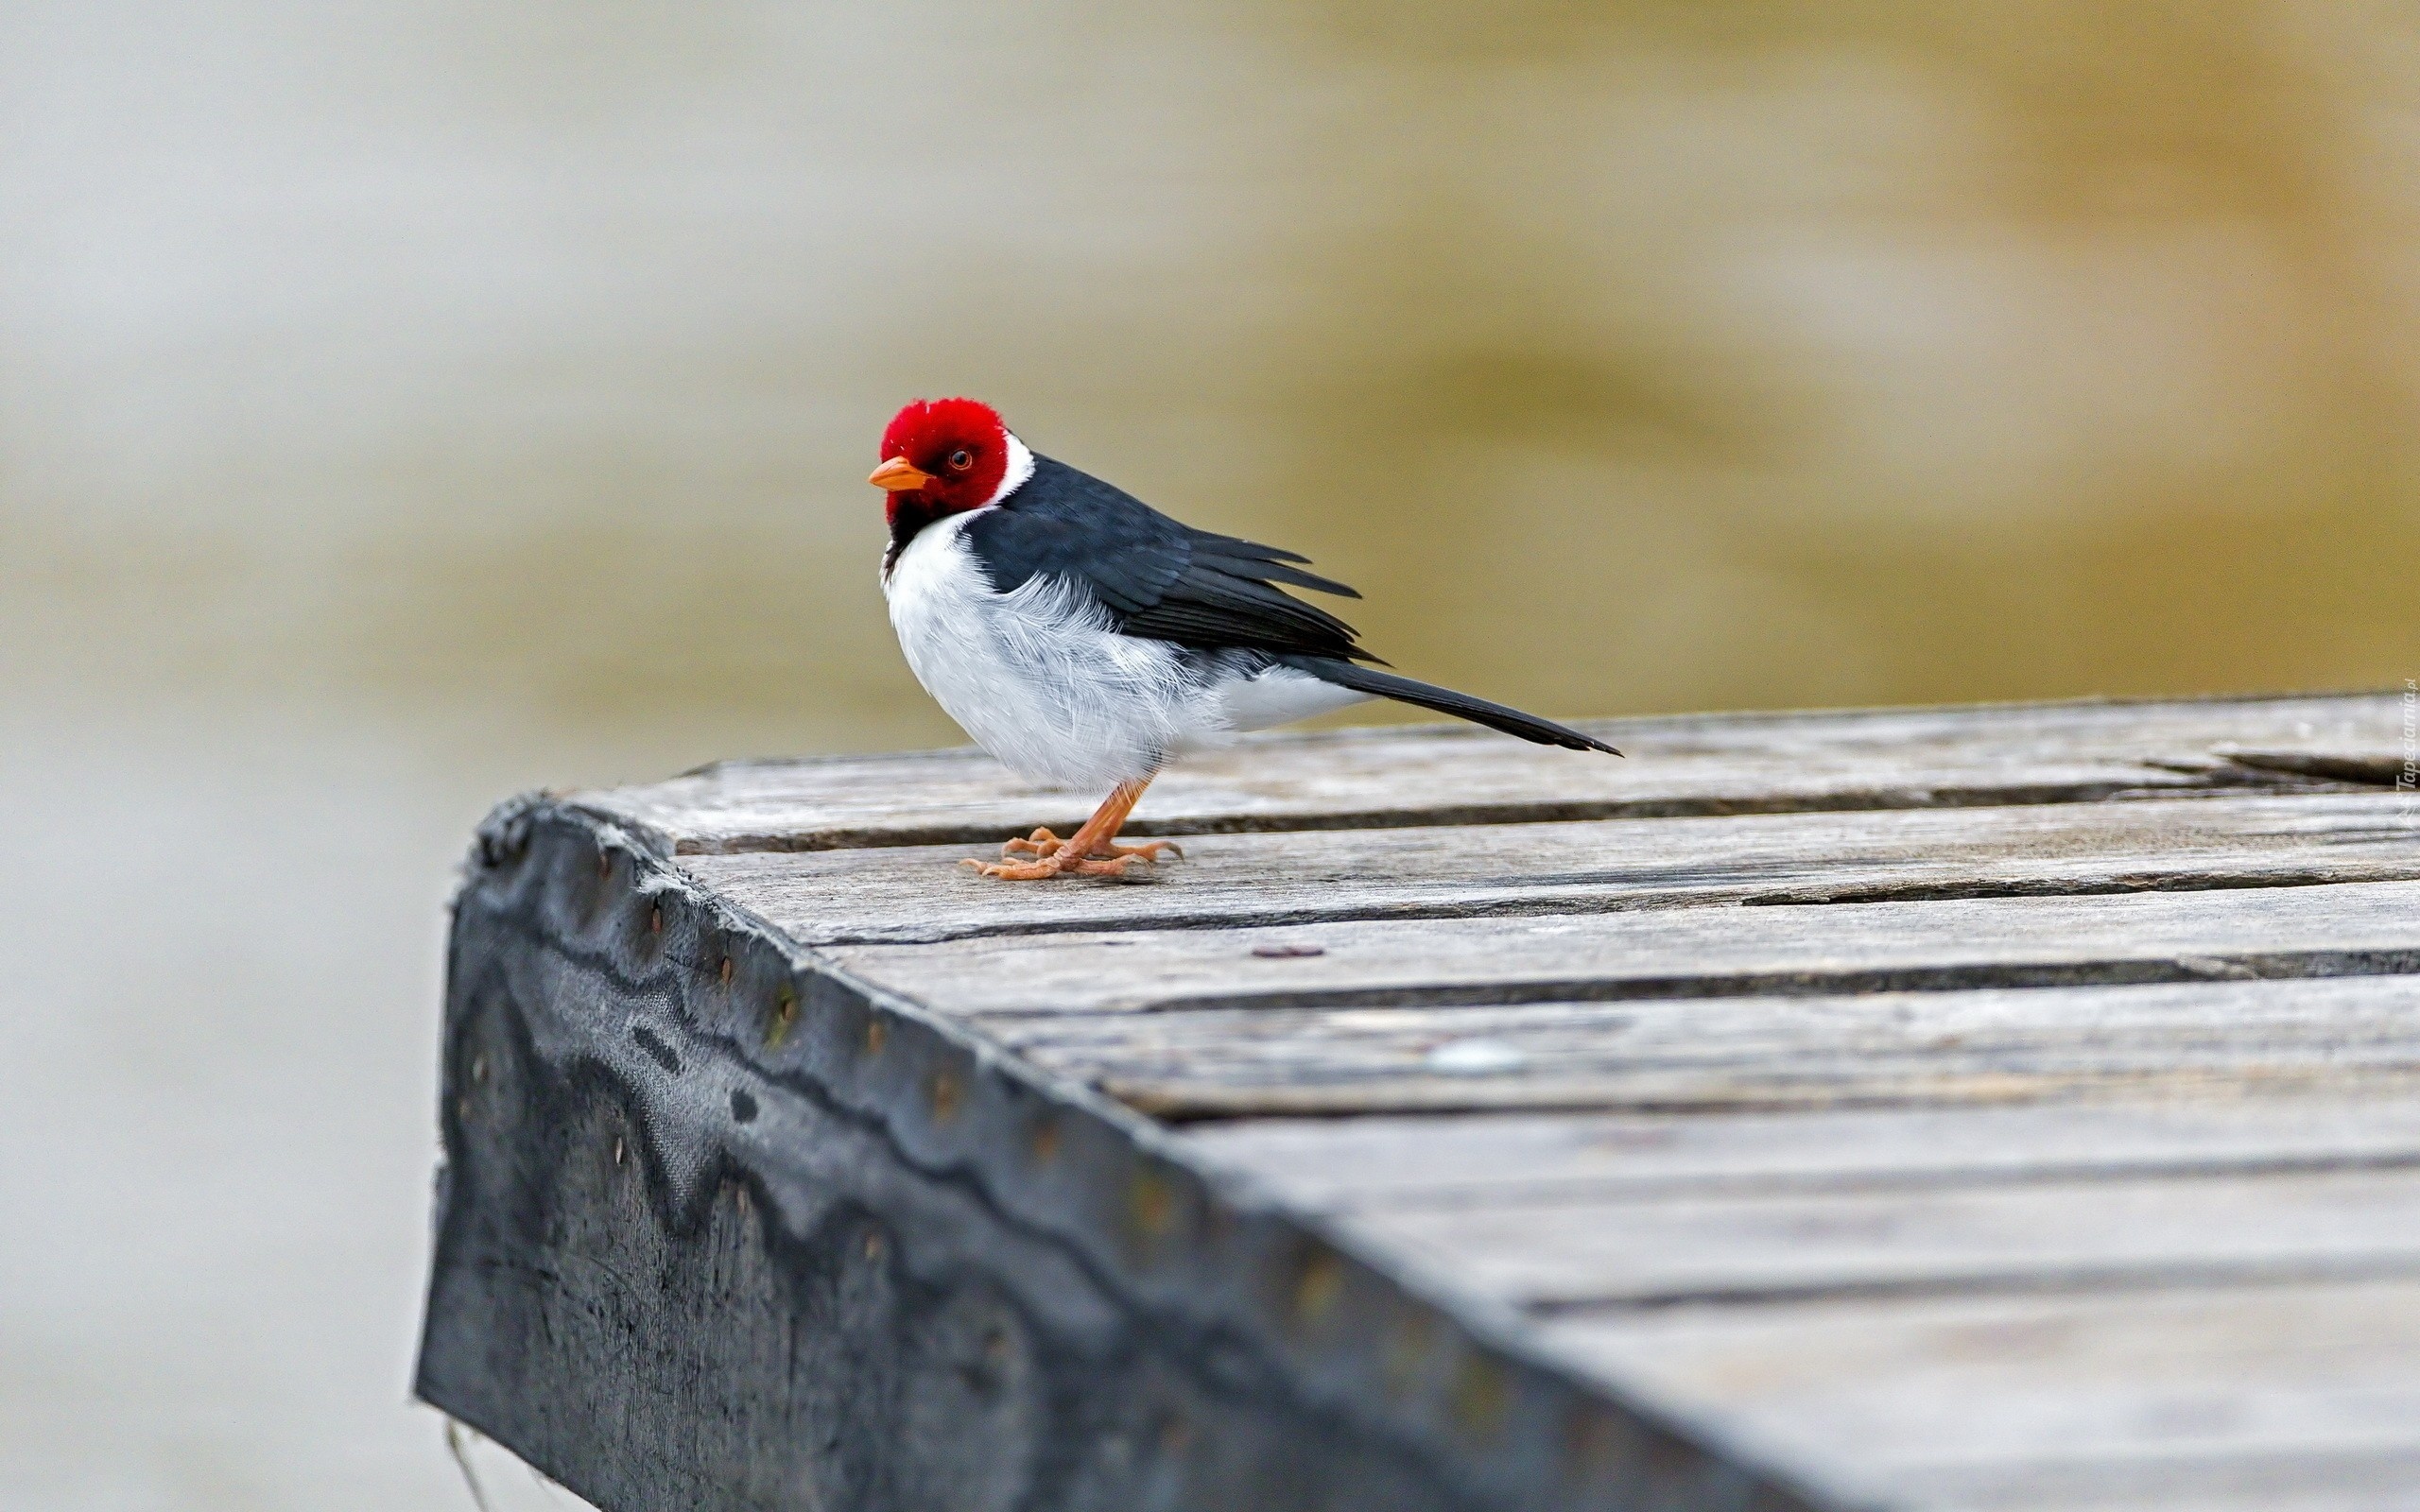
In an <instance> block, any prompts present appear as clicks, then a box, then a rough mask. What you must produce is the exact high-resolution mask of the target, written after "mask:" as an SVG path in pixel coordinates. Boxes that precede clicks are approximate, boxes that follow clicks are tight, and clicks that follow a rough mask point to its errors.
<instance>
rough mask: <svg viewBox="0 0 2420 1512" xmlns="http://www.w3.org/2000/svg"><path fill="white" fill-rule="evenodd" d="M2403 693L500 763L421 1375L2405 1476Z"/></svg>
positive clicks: (876, 1465)
mask: <svg viewBox="0 0 2420 1512" xmlns="http://www.w3.org/2000/svg"><path fill="white" fill-rule="evenodd" d="M2400 718H2401V712H2400V708H2399V705H2398V701H2397V700H2395V699H2394V698H2392V697H2389V696H2354V697H2335V698H2290V699H2271V700H2260V699H2246V700H2221V701H2208V702H2197V703H2180V704H2107V705H2090V704H2087V705H2062V706H2046V707H2021V706H2005V707H1990V708H1979V709H1971V710H1926V711H1899V712H1891V711H1884V712H1864V713H1840V714H1790V715H1776V716H1755V717H1737V718H1691V719H1669V720H1642V721H1629V722H1622V723H1618V724H1608V725H1604V726H1602V727H1599V728H1600V729H1601V730H1602V731H1603V732H1605V733H1607V734H1608V735H1609V736H1610V737H1611V738H1613V739H1614V740H1615V742H1616V744H1618V745H1621V746H1622V747H1624V748H1625V749H1627V750H1629V751H1630V752H1631V753H1632V754H1631V758H1630V760H1629V761H1627V762H1613V761H1606V760H1589V761H1582V760H1580V759H1577V758H1575V757H1572V756H1570V755H1568V754H1566V753H1562V752H1555V751H1547V750H1541V749H1538V748H1535V747H1526V746H1522V745H1520V744H1518V743H1515V742H1513V741H1509V740H1504V739H1500V738H1496V737H1493V736H1489V735H1485V734H1483V733H1474V732H1467V731H1462V730H1385V731H1370V732H1355V733H1351V734H1343V735H1324V736H1314V737H1307V738H1304V737H1296V738H1289V739H1288V738H1281V739H1271V740H1254V741H1250V742H1246V743H1244V744H1243V745H1242V746H1241V747H1238V748H1237V749H1236V750H1234V751H1232V752H1228V753H1225V754H1222V755H1220V756H1219V757H1217V758H1214V759H1210V760H1207V761H1204V762H1202V763H1201V764H1199V765H1193V766H1190V767H1185V768H1179V769H1178V770H1177V771H1175V772H1172V773H1171V774H1170V775H1169V776H1168V777H1167V778H1165V779H1164V780H1163V781H1162V782H1161V783H1160V784H1159V785H1157V786H1155V787H1154V788H1153V789H1152V791H1151V793H1150V795H1149V797H1147V799H1146V800H1145V803H1144V805H1143V807H1142V809H1141V810H1140V811H1138V816H1137V823H1136V825H1135V827H1134V828H1135V830H1136V831H1137V832H1138V833H1163V834H1179V835H1184V836H1187V837H1188V838H1187V840H1186V849H1187V856H1188V859H1187V860H1186V861H1184V862H1181V863H1177V864H1174V865H1170V866H1167V867H1164V868H1158V869H1157V870H1155V871H1151V872H1149V873H1147V880H1143V881H1139V882H1135V883H1126V884H1118V883H1112V884H1080V883H1069V884H1053V885H1026V886H1006V885H998V884H993V883H987V882H985V881H983V880H981V879H978V878H976V877H974V876H973V875H971V874H969V873H967V872H964V871H962V870H960V869H959V868H956V867H955V866H954V865H952V863H953V862H954V861H955V860H956V859H957V858H958V857H959V856H963V855H968V854H974V853H978V852H980V851H988V850H989V848H990V846H991V845H994V844H996V842H997V840H998V839H1000V838H1001V837H1003V836H1004V835H1006V834H1008V833H1013V832H1018V831H1022V830H1025V829H1029V828H1031V827H1032V826H1033V825H1035V824H1040V823H1052V824H1057V825H1062V826H1064V825H1066V824H1067V823H1069V822H1070V821H1072V820H1074V819H1076V818H1079V817H1080V814H1081V810H1082V809H1083V807H1084V806H1085V804H1086V799H1085V797H1084V796H1081V795H1063V794H1047V793H1036V792H1031V791H1028V790H1025V789H1022V788H1020V787H1018V786H1017V785H1016V784H1015V783H1013V782H1011V781H1010V780H1009V779H1007V778H1006V777H1005V776H1004V775H1003V774H1001V773H1000V772H999V771H998V769H997V768H996V767H994V766H993V765H991V764H989V763H988V762H987V761H985V760H983V759H982V758H980V757H978V756H975V755H972V754H968V753H933V754H925V755H918V756H910V757H891V758H878V759H863V760H845V761H821V762H799V763H761V764H731V765H721V766H717V767H715V768H710V769H708V770H706V771H703V772H700V773H696V774H691V775H689V776H686V777H683V778H679V779H675V780H673V781H670V782H665V783H661V784H657V785H654V786H649V787H642V788H631V789H623V790H618V791H614V792H611V793H589V794H577V795H569V796H565V797H561V798H547V799H533V800H528V801H525V802H524V803H521V804H518V805H515V806H511V807H510V808H509V809H508V810H506V811H503V812H502V813H501V814H500V816H499V817H498V819H497V820H494V821H492V823H491V825H490V827H489V830H488V831H487V832H486V833H485V835H484V836H483V840H482V845H481V850H480V852H479V856H478V858H477V859H476V862H475V866H474V868H473V874H472V878H471V881H470V884H469V885H468V886H466V889H465V893H464V899H463V902H462V904H461V906H460V909H459V910H458V919H457V940H456V957H455V968H454V985H453V988H452V992H451V998H450V1006H449V1016H448V1058H447V1077H448V1090H447V1103H446V1137H447V1152H448V1177H447V1186H446V1190H445V1192H444V1194H443V1198H442V1201H441V1215H440V1227H439V1245H438V1262H437V1266H436V1270H435V1275H434V1279H433V1281H432V1291H431V1306H430V1314H429V1322H428V1333H427V1342H426V1344H425V1345H424V1348H423V1369H422V1376H421V1390H422V1392H423V1395H424V1396H426V1397H428V1398H429V1399H430V1400H435V1401H437V1402H438V1403H439V1404H440V1405H443V1406H446V1407H447V1408H448V1409H449V1410H451V1411H455V1412H457V1413H458V1414H459V1415H460V1416H463V1417H467V1418H469V1419H470V1420H471V1421H473V1422H474V1423H475V1424H477V1425H478V1426H481V1427H483V1428H486V1429H488V1430H489V1431H491V1432H493V1433H494V1434H496V1435H497V1436H499V1437H501V1438H503V1439H504V1440H505V1441H506V1442H507V1443H509V1444H512V1445H513V1446H514V1447H516V1448H518V1449H520V1450H521V1451H522V1452H524V1453H525V1454H527V1455H528V1456H529V1457H531V1458H533V1459H534V1460H536V1461H537V1462H538V1463H540V1464H541V1465H542V1466H543V1467H544V1468H546V1469H549V1470H550V1471H552V1472H554V1473H556V1474H558V1475H560V1476H562V1478H564V1479H565V1480H567V1481H568V1482H570V1483H571V1484H572V1485H574V1486H576V1487H578V1488H580V1489H582V1490H584V1491H586V1492H588V1493H589V1494H590V1495H592V1496H593V1497H596V1499H597V1500H599V1501H600V1502H602V1503H604V1504H606V1505H608V1506H609V1507H613V1508H614V1509H615V1512H636V1509H638V1508H643V1507H654V1506H673V1505H679V1506H683V1507H686V1506H692V1505H696V1506H716V1507H721V1506H731V1507H743V1506H744V1507H755V1506H789V1505H799V1506H818V1507H821V1506H831V1507H847V1508H858V1507H863V1508H890V1507H901V1508H908V1507H915V1508H923V1507H927V1506H930V1507H936V1508H938V1507H943V1506H947V1507H950V1508H953V1509H962V1508H975V1507H1001V1508H1009V1507H1017V1508H1025V1507H1033V1508H1042V1507H1049V1508H1054V1509H1055V1508H1062V1507H1066V1508H1077V1507H1091V1506H1098V1507H1101V1508H1104V1509H1106V1508H1110V1507H1116V1508H1120V1509H1126V1508H1142V1507H1168V1508H1178V1507H1184V1508H1191V1507H1222V1508H1225V1507H1240V1506H1247V1505H1249V1506H1253V1507H1270V1508H1289V1507H1300V1508H1305V1509H1307V1508H1312V1507H1362V1506H1368V1507H1372V1508H1376V1507H1382V1506H1383V1507H1388V1508H1415V1507H1426V1506H1438V1507H1464V1506H1468V1507H1563V1506H1570V1507H1646V1506H1656V1507H1700V1506H1709V1507H1711V1506H1722V1507H1749V1506H1759V1507H1764V1506H1770V1507H1785V1506H1794V1507H1852V1506H1855V1507H1865V1506H1905V1507H1925V1508H1978V1509H1980V1508H2067V1507H2072V1508H2111V1509H2115V1508H2139V1509H2151V1508H2167V1509H2181V1508H2185V1507H2204V1506H2208V1507H2225V1508H2236V1507H2242V1508H2250V1507H2256V1506H2257V1507H2274V1508H2308V1509H2310V1512H2321V1509H2325V1512H2350V1509H2355V1508H2385V1507H2408V1506H2412V1505H2420V1095H2415V1092H2420V807H2415V805H2414V801H2413V798H2412V796H2411V795H2410V794H2403V793H2398V792H2396V791H2395V790H2394V787H2393V783H2394V777H2395V774H2396V772H2397V771H2398V770H2399V769H2400V765H2401V759H2402V758H2401V754H2400V745H2399V739H2400ZM743 1113H744V1114H745V1117H744V1118H743V1117H742V1116H741V1115H742V1114H743ZM616 1173H629V1174H628V1175H620V1176H617V1175H616ZM633 1178H635V1179H637V1180H638V1182H639V1187H640V1189H643V1190H644V1191H645V1192H647V1193H650V1194H653V1195H652V1196H651V1197H648V1199H646V1200H640V1199H639V1197H637V1196H636V1195H634V1194H630V1193H627V1192H625V1190H624V1189H625V1188H626V1187H628V1184H629V1182H630V1181H631V1179H633ZM733 1193H736V1194H737V1195H736V1196H733V1195H732V1194H733ZM717 1194H719V1195H717ZM860 1273H863V1274H860ZM853 1288H854V1289H853ZM802 1443H804V1444H808V1445H811V1446H812V1447H813V1452H808V1451H807V1450H806V1449H802V1448H801V1447H799V1446H800V1445H801V1444H802Z"/></svg>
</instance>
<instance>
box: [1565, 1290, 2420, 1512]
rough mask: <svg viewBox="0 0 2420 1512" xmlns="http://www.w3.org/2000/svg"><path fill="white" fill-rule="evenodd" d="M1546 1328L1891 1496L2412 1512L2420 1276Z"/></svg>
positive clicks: (1611, 1373) (1707, 1314) (1623, 1376)
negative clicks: (2406, 1510) (2405, 1511)
mask: <svg viewBox="0 0 2420 1512" xmlns="http://www.w3.org/2000/svg"><path fill="white" fill-rule="evenodd" d="M1549 1332H1550V1333H1551V1334H1552V1336H1553V1337H1554V1338H1555V1340H1556V1341H1557V1343H1558V1345H1559V1346H1560V1347H1561V1348H1562V1349H1564V1350H1565V1351H1566V1352H1567V1353H1568V1354H1569V1355H1570V1356H1571V1357H1572V1358H1574V1359H1577V1360H1582V1361H1585V1362H1586V1363H1587V1364H1588V1366H1590V1367H1591V1368H1592V1369H1595V1370H1597V1371H1599V1372H1600V1373H1602V1374H1603V1375H1604V1376H1605V1378H1607V1379H1608V1380H1613V1381H1619V1382H1621V1383H1624V1384H1625V1385H1627V1386H1629V1387H1631V1388H1633V1389H1648V1390H1652V1391H1653V1392H1654V1393H1656V1394H1657V1395H1658V1396H1660V1397H1663V1398H1665V1399H1667V1400H1673V1401H1676V1402H1680V1403H1683V1404H1685V1405H1686V1406H1687V1407H1689V1408H1690V1409H1692V1410H1694V1411H1697V1412H1700V1413H1703V1414H1704V1415H1706V1416H1707V1417H1711V1418H1714V1419H1717V1420H1720V1421H1722V1422H1724V1423H1726V1424H1727V1425H1729V1426H1731V1427H1732V1428H1734V1429H1735V1430H1737V1431H1738V1432H1740V1433H1742V1434H1743V1435H1746V1436H1747V1437H1749V1438H1750V1439H1752V1440H1753V1441H1755V1442H1759V1443H1762V1444H1765V1445H1767V1446H1770V1447H1771V1448H1772V1450H1773V1452H1776V1453H1778V1454H1780V1455H1782V1456H1783V1457H1786V1458H1788V1459H1789V1460H1791V1461H1793V1462H1795V1463H1799V1464H1803V1465H1806V1466H1808V1467H1810V1468H1820V1473H1821V1474H1822V1475H1823V1476H1824V1478H1825V1479H1827V1480H1828V1481H1831V1482H1832V1483H1834V1484H1837V1485H1841V1486H1844V1487H1855V1488H1857V1490H1858V1491H1859V1492H1861V1493H1863V1494H1865V1495H1867V1496H1870V1497H1871V1498H1873V1499H1874V1500H1876V1501H1879V1502H1885V1503H1888V1504H1893V1505H1910V1506H1927V1507H1931V1506H1939V1507H1989V1508H1994V1509H2000V1508H2006V1509H2010V1512H2015V1509H2020V1508H2022V1509H2035V1508H2045V1507H2078V1508H2093V1509H2116V1508H2144V1509H2148V1508H2153V1507H2157V1508H2163V1509H2173V1512H2181V1509H2184V1508H2188V1507H2195V1508H2198V1507H2219V1508H2227V1509H2243V1512H2251V1509H2253V1508H2262V1507H2293V1508H2305V1509H2308V1512H2323V1509H2325V1512H2351V1509H2355V1508H2386V1507H2409V1506H2412V1505H2420V1371H2415V1370H2414V1368H2413V1362H2414V1361H2415V1360H2420V1282H2414V1281H2412V1280H2377V1281H2365V1282H2354V1283H2321V1284H2307V1285H2264V1286H2248V1287H2223V1288H2213V1287H2196V1286H2181V1287H2177V1288H2174V1289H2171V1290H2166V1291H2156V1292H2129V1293H2126V1294H2123V1295H2119V1296H2107V1297H2076V1296H2057V1297H1972V1298H1949V1299H1942V1298H1920V1299H1905V1300H1891V1301H1882V1302H1875V1301H1856V1302H1841V1301H1825V1302H1813V1303H1789V1304H1777V1305H1773V1306H1768V1307H1758V1308H1744V1309H1743V1308H1712V1307H1696V1308H1679V1309H1674V1310H1672V1311H1669V1312H1665V1313H1655V1314H1621V1315H1617V1316H1595V1317H1586V1318H1577V1317H1575V1318H1570V1319H1565V1320H1563V1321H1560V1322H1558V1323H1556V1324H1554V1325H1552V1327H1551V1329H1550V1331H1549Z"/></svg>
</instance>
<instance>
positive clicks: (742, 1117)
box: [731, 1087, 756, 1124]
mask: <svg viewBox="0 0 2420 1512" xmlns="http://www.w3.org/2000/svg"><path fill="white" fill-rule="evenodd" d="M731 1116H732V1118H733V1119H734V1120H735V1121H736V1122H738V1123H742V1124H753V1123H755V1122H756V1098H755V1095H754V1094H753V1093H752V1092H750V1091H748V1090H747V1089H746V1088H744V1087H734V1088H733V1089H732V1090H731Z"/></svg>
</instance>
